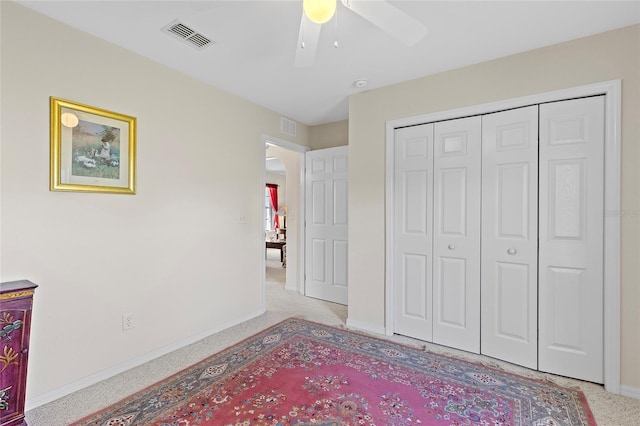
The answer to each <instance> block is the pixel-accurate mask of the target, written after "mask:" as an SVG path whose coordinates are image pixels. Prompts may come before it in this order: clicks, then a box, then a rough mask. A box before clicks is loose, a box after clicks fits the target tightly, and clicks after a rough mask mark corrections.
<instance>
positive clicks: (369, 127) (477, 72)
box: [349, 25, 640, 389]
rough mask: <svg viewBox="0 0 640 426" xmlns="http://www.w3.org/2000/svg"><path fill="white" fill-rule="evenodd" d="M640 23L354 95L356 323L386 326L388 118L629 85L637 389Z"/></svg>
mask: <svg viewBox="0 0 640 426" xmlns="http://www.w3.org/2000/svg"><path fill="white" fill-rule="evenodd" d="M639 52H640V26H637V25H636V26H632V27H627V28H623V29H620V30H617V31H612V32H608V33H603V34H600V35H596V36H592V37H588V38H584V39H579V40H574V41H571V42H567V43H563V44H559V45H555V46H550V47H546V48H543V49H538V50H534V51H530V52H526V53H522V54H518V55H513V56H509V57H505V58H501V59H497V60H494V61H490V62H485V63H481V64H476V65H472V66H469V67H465V68H460V69H456V70H453V71H448V72H443V73H440V74H436V75H432V76H427V77H424V78H420V79H417V80H413V81H408V82H405V83H401V84H397V85H394V86H389V87H386V88H382V89H379V90H372V91H369V92H365V93H362V94H357V95H354V96H352V97H351V99H350V105H349V196H350V197H349V215H350V220H349V259H350V262H349V321H350V322H353V323H354V324H361V325H367V326H368V327H369V328H371V329H381V328H382V327H384V325H385V324H384V322H385V285H384V278H385V269H384V264H385V210H384V208H385V207H384V206H385V122H386V121H387V120H393V119H398V118H403V117H411V116H416V115H421V114H426V113H430V112H435V111H444V110H449V109H454V108H460V107H464V106H469V105H476V104H481V103H485V102H492V101H498V100H502V99H509V98H516V97H519V96H525V95H530V94H536V93H543V92H547V91H552V90H557V89H564V88H569V87H575V86H580V85H585V84H590V83H597V82H602V81H608V80H614V79H621V80H622V171H621V173H622V210H623V212H622V213H626V212H629V213H630V214H623V215H622V219H621V220H622V242H621V252H622V257H621V264H622V266H621V267H622V272H621V275H622V278H621V280H622V284H621V292H622V294H621V304H622V306H621V310H622V312H621V335H622V336H621V384H622V385H624V386H628V387H631V388H636V389H638V388H640V363H638V360H639V359H640V285H638V283H639V282H640V270H639V267H638V266H639V264H640V262H638V259H639V258H640V245H639V244H638V241H639V239H640V215H639V214H638V211H640V210H638V209H639V208H640V200H639V195H640V190H639V189H640V185H639V184H638V182H640V172H639V171H640V145H639V142H638V141H639V139H640V129H639V126H640V95H639V93H640V64H639V62H640V57H639V54H640V53H639Z"/></svg>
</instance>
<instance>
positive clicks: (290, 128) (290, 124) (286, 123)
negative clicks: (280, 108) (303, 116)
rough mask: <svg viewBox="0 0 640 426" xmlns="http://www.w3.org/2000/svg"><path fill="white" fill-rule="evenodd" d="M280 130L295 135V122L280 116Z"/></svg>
mask: <svg viewBox="0 0 640 426" xmlns="http://www.w3.org/2000/svg"><path fill="white" fill-rule="evenodd" d="M280 131H281V132H282V133H286V134H287V135H290V136H295V135H296V122H295V121H293V120H289V119H288V118H284V117H280Z"/></svg>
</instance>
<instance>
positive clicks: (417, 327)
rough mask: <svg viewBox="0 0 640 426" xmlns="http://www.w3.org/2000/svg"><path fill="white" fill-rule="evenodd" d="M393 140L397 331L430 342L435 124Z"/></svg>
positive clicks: (407, 131)
mask: <svg viewBox="0 0 640 426" xmlns="http://www.w3.org/2000/svg"><path fill="white" fill-rule="evenodd" d="M394 141H395V142H394V143H395V146H394V218H395V223H394V250H393V252H394V266H395V267H394V323H395V324H394V331H395V332H396V333H399V334H403V335H406V336H411V337H415V338H417V339H421V340H426V341H431V340H432V331H431V327H432V326H431V323H432V315H433V310H432V307H431V306H432V274H433V268H432V262H433V255H432V244H433V235H432V227H433V222H432V216H433V213H432V211H433V125H432V124H426V125H421V126H414V127H407V128H403V129H397V130H396V131H395V138H394Z"/></svg>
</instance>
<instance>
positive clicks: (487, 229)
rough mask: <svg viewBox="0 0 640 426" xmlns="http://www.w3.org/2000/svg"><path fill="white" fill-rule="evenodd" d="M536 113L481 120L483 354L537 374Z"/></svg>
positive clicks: (518, 111)
mask: <svg viewBox="0 0 640 426" xmlns="http://www.w3.org/2000/svg"><path fill="white" fill-rule="evenodd" d="M537 250H538V106H537V105H535V106H530V107H526V108H518V109H514V110H509V111H503V112H497V113H494V114H488V115H485V116H483V118H482V274H481V277H482V288H481V290H482V296H481V311H482V314H481V315H482V321H481V323H482V326H481V327H482V329H481V341H482V343H481V352H482V353H483V354H484V355H488V356H491V357H494V358H498V359H502V360H505V361H509V362H512V363H514V364H519V365H523V366H525V367H529V368H533V369H536V368H537V367H538V330H537V327H538V323H537V320H538V319H537V318H538V317H537V313H538V304H537V302H538V300H537V298H538V282H537V280H538V277H537V275H538V274H537V273H538V262H537V261H538V253H537Z"/></svg>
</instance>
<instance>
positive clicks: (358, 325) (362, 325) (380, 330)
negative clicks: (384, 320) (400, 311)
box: [347, 318, 386, 334]
mask: <svg viewBox="0 0 640 426" xmlns="http://www.w3.org/2000/svg"><path fill="white" fill-rule="evenodd" d="M347 328H351V329H354V330H361V331H364V332H367V333H373V334H385V332H386V330H385V328H384V327H382V326H377V325H373V324H369V323H366V322H360V321H353V320H351V319H349V318H347Z"/></svg>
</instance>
